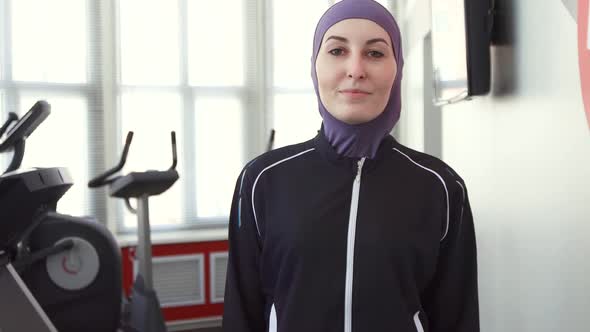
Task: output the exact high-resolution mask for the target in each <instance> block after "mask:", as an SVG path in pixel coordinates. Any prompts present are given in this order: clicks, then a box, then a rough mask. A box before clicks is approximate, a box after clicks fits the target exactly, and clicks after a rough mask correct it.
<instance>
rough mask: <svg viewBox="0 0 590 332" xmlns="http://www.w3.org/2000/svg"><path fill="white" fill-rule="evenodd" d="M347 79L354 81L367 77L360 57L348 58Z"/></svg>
mask: <svg viewBox="0 0 590 332" xmlns="http://www.w3.org/2000/svg"><path fill="white" fill-rule="evenodd" d="M347 71H348V77H349V78H352V79H356V80H360V79H364V78H366V77H367V72H366V69H365V64H364V62H363V59H362V57H361V56H350V57H349V59H348V68H347Z"/></svg>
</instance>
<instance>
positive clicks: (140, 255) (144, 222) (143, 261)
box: [88, 131, 178, 332]
mask: <svg viewBox="0 0 590 332" xmlns="http://www.w3.org/2000/svg"><path fill="white" fill-rule="evenodd" d="M132 139H133V132H132V131H130V132H129V133H128V134H127V139H126V142H125V146H124V148H123V154H122V155H121V159H120V161H119V164H118V165H117V166H115V167H113V168H112V169H110V170H108V171H106V172H104V173H103V174H101V175H98V176H97V177H95V178H94V179H92V180H91V181H90V182H89V183H88V186H89V187H90V188H96V187H101V186H106V185H108V186H109V188H110V192H109V194H110V196H111V197H117V198H123V199H124V200H125V204H126V206H127V208H128V209H129V210H130V211H131V212H132V213H134V214H136V215H137V222H138V223H137V228H138V242H137V249H136V251H135V252H136V257H137V260H138V267H139V268H138V270H139V272H138V273H137V275H136V278H135V281H134V283H133V288H132V292H131V296H130V298H129V300H128V301H127V302H126V304H125V309H124V315H123V320H122V321H123V328H124V329H129V330H130V331H150V332H160V331H166V326H165V323H164V322H165V321H164V318H163V315H162V311H161V309H160V303H159V301H158V297H157V295H156V292H155V291H154V286H153V279H152V242H151V236H150V234H151V232H150V221H149V197H150V196H154V195H159V194H161V193H163V192H164V191H166V190H168V189H169V188H170V187H172V185H173V184H174V183H175V182H176V181H177V180H178V172H177V171H176V163H177V157H176V134H175V132H174V131H173V132H171V139H172V166H171V167H170V168H169V169H168V170H165V171H146V172H131V173H129V174H127V175H124V176H118V175H115V174H116V173H117V172H119V171H120V170H121V169H122V168H123V166H124V165H125V162H126V160H127V154H128V153H129V147H130V145H131V140H132ZM130 198H136V199H137V209H134V208H133V207H132V206H131V204H130V202H129V199H130Z"/></svg>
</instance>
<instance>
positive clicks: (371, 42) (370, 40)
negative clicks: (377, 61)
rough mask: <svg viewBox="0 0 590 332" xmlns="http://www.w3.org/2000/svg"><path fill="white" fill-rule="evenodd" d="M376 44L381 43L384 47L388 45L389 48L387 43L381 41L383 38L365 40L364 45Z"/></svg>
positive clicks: (383, 40)
mask: <svg viewBox="0 0 590 332" xmlns="http://www.w3.org/2000/svg"><path fill="white" fill-rule="evenodd" d="M378 42H383V43H385V45H388V46H389V44H388V43H387V41H386V40H385V39H383V38H373V39H369V40H367V43H366V44H367V45H369V44H375V43H378Z"/></svg>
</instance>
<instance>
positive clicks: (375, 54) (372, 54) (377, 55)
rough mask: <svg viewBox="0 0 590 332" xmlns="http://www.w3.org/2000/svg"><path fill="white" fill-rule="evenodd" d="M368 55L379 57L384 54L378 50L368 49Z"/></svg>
mask: <svg viewBox="0 0 590 332" xmlns="http://www.w3.org/2000/svg"><path fill="white" fill-rule="evenodd" d="M369 56H370V57H373V58H381V57H382V56H384V54H383V53H381V52H379V51H369Z"/></svg>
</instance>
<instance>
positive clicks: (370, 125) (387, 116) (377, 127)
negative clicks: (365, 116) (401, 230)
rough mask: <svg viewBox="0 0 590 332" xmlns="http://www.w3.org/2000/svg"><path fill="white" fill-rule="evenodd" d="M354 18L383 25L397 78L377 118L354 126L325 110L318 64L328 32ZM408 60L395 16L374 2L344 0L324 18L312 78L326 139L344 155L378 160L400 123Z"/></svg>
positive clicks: (316, 38) (316, 42)
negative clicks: (383, 108)
mask: <svg viewBox="0 0 590 332" xmlns="http://www.w3.org/2000/svg"><path fill="white" fill-rule="evenodd" d="M352 18H360V19H367V20H370V21H373V22H375V23H377V24H378V25H379V26H381V27H382V28H383V29H384V30H385V31H386V32H387V33H388V34H389V37H390V38H391V42H392V46H393V51H394V54H395V59H396V61H397V75H396V77H395V80H394V82H393V86H392V88H391V93H390V95H389V101H388V102H387V105H386V106H385V110H384V111H383V113H381V114H380V115H379V116H378V117H376V118H375V119H373V120H371V121H369V122H366V123H361V124H356V125H350V124H347V123H344V122H342V121H340V120H338V119H336V118H334V117H333V116H332V115H331V114H330V113H329V112H328V111H327V110H326V108H325V107H324V105H323V103H322V101H321V99H320V93H319V90H318V78H317V74H316V71H315V62H316V59H317V56H318V52H319V49H320V46H321V43H322V40H323V39H324V34H325V33H326V31H327V30H328V29H329V28H330V27H331V26H333V25H334V24H336V23H338V22H340V21H343V20H346V19H352ZM403 66H404V58H403V53H402V44H401V36H400V31H399V27H398V26H397V23H396V21H395V19H394V18H393V16H392V15H391V13H389V11H388V10H387V9H386V8H384V7H383V6H381V5H380V4H379V3H378V2H375V1H373V0H343V1H340V2H338V3H336V4H335V5H333V6H332V7H330V8H329V9H328V10H327V11H326V12H325V13H324V15H323V16H322V17H321V18H320V21H319V22H318V25H317V27H316V30H315V35H314V39H313V55H312V58H311V77H312V79H313V85H314V88H315V93H316V95H317V98H318V107H319V110H320V115H321V116H322V119H323V128H324V134H325V135H326V138H327V139H328V141H329V142H330V144H331V145H332V147H334V148H335V149H336V152H338V153H339V154H341V155H344V156H347V157H355V158H360V157H369V158H374V157H375V154H376V153H377V149H378V148H379V144H380V143H381V140H383V138H384V137H385V136H387V135H388V134H389V133H390V132H391V130H392V129H393V126H395V124H396V123H397V121H398V120H399V116H400V110H401V79H402V69H403Z"/></svg>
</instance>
